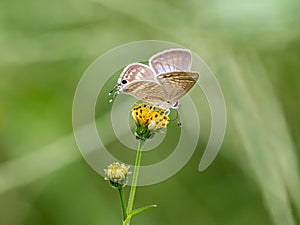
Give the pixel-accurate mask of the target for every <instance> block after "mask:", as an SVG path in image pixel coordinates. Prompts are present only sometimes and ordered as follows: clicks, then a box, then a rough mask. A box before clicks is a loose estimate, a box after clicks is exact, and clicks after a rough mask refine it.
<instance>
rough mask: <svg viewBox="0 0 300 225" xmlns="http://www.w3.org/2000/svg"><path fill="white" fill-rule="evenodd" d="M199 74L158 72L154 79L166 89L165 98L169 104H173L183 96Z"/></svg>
mask: <svg viewBox="0 0 300 225" xmlns="http://www.w3.org/2000/svg"><path fill="white" fill-rule="evenodd" d="M198 78H199V74H198V73H196V72H183V71H180V72H170V73H164V74H159V75H158V76H157V77H156V79H157V81H158V82H159V83H160V85H161V86H162V88H163V89H164V90H166V92H167V93H168V94H167V96H168V97H167V99H168V100H169V101H170V103H171V104H175V103H176V102H177V101H178V100H179V99H180V98H181V97H182V96H184V95H185V94H186V93H187V92H188V91H189V90H190V89H191V88H192V87H193V86H194V85H195V83H196V82H197V80H198Z"/></svg>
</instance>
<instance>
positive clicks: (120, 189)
mask: <svg viewBox="0 0 300 225" xmlns="http://www.w3.org/2000/svg"><path fill="white" fill-rule="evenodd" d="M118 191H119V195H120V201H121V207H122V216H123V221H125V220H126V218H127V212H126V204H125V196H124V189H123V186H120V187H118Z"/></svg>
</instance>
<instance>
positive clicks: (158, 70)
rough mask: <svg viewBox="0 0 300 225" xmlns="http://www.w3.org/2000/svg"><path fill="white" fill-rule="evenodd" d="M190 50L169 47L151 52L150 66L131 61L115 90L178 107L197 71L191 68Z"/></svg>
mask: <svg viewBox="0 0 300 225" xmlns="http://www.w3.org/2000/svg"><path fill="white" fill-rule="evenodd" d="M191 63H192V56H191V52H190V51H189V50H187V49H171V50H167V51H164V52H161V53H158V54H156V55H154V56H152V57H151V58H150V60H149V66H148V65H145V64H141V63H132V64H129V65H128V66H127V67H125V68H124V70H123V72H122V73H121V75H120V77H119V79H118V84H117V86H118V93H126V94H130V95H132V96H134V97H136V98H138V99H141V100H144V101H146V102H149V103H151V104H153V105H155V106H157V107H159V108H163V109H169V108H177V107H178V105H179V104H178V100H179V99H180V98H181V97H182V96H184V95H185V94H186V93H187V92H188V91H189V90H190V89H191V88H192V87H193V86H194V84H195V83H196V82H197V80H198V78H199V74H198V73H197V72H192V71H190V69H191Z"/></svg>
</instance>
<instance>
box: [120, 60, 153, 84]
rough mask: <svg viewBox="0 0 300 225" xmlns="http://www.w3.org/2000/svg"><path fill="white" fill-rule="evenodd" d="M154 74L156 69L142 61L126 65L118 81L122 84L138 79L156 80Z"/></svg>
mask: <svg viewBox="0 0 300 225" xmlns="http://www.w3.org/2000/svg"><path fill="white" fill-rule="evenodd" d="M154 76H155V74H154V71H153V70H152V69H151V68H150V67H149V66H147V65H144V64H141V63H132V64H129V65H128V66H126V67H125V69H124V70H123V72H122V73H121V75H120V78H119V81H118V83H119V84H120V85H122V84H127V83H130V82H133V81H137V80H154ZM122 81H123V82H122ZM125 81H126V82H125Z"/></svg>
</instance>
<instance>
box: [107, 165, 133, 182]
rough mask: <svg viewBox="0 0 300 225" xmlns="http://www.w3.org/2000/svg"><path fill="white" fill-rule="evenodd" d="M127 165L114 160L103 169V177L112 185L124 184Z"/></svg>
mask: <svg viewBox="0 0 300 225" xmlns="http://www.w3.org/2000/svg"><path fill="white" fill-rule="evenodd" d="M128 169H129V166H126V165H125V164H124V163H121V164H120V163H118V162H114V163H112V164H110V165H109V166H108V167H107V169H104V172H105V179H106V180H109V181H110V184H111V185H112V186H113V187H118V186H119V185H122V186H124V185H126V183H127V175H128Z"/></svg>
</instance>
